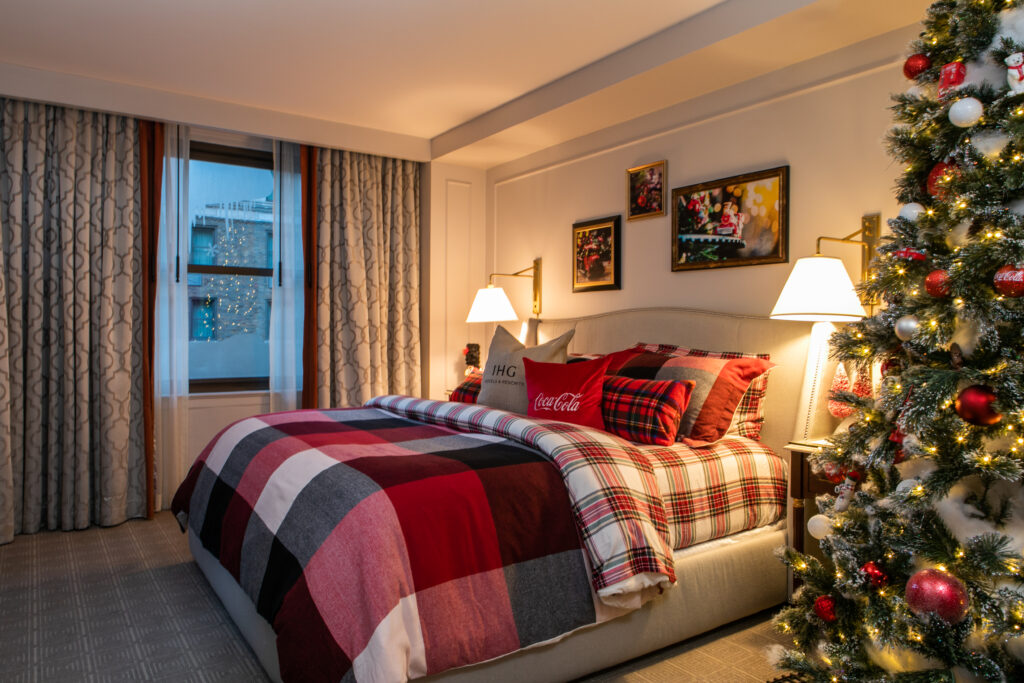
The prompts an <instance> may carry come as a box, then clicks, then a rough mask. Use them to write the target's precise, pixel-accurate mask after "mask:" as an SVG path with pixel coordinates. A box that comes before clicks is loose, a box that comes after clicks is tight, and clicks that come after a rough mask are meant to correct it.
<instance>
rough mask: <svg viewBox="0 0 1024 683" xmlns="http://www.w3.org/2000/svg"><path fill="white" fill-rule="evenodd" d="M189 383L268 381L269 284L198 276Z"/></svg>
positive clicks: (193, 289)
mask: <svg viewBox="0 0 1024 683" xmlns="http://www.w3.org/2000/svg"><path fill="white" fill-rule="evenodd" d="M193 277H196V274H194V273H193V274H192V276H191V277H189V287H188V293H189V298H190V299H191V300H192V325H191V328H192V335H191V337H192V339H191V341H190V342H189V347H188V367H189V378H190V379H226V378H237V377H268V376H269V375H270V349H269V346H268V342H267V338H268V337H267V331H268V329H269V326H270V306H269V303H270V295H271V278H269V277H259V276H249V275H205V274H203V275H199V276H198V277H199V278H200V280H201V282H200V284H198V285H193V284H192V282H193V279H192V278H193Z"/></svg>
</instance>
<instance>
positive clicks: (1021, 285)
mask: <svg viewBox="0 0 1024 683" xmlns="http://www.w3.org/2000/svg"><path fill="white" fill-rule="evenodd" d="M992 286H993V287H995V289H996V291H997V292H999V293H1000V294H1002V295H1003V296H1010V297H1018V296H1024V264H1021V263H1018V264H1014V265H1006V266H1003V267H1002V268H1000V269H999V270H997V271H996V274H995V277H993V278H992Z"/></svg>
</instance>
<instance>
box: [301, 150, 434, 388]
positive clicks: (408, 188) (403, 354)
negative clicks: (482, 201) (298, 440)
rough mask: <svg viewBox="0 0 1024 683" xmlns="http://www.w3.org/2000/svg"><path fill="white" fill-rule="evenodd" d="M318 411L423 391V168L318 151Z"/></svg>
mask: <svg viewBox="0 0 1024 683" xmlns="http://www.w3.org/2000/svg"><path fill="white" fill-rule="evenodd" d="M316 154H317V163H316V197H317V213H316V215H317V219H316V222H317V225H316V240H315V244H316V245H317V249H316V260H317V263H316V266H317V267H316V269H315V272H316V283H315V284H316V341H317V346H316V379H317V382H316V384H317V390H318V392H317V402H318V404H319V406H320V407H342V406H355V405H361V404H362V403H363V402H364V401H366V400H367V399H369V398H371V397H372V396H376V395H379V394H385V393H400V394H412V395H418V394H419V392H420V342H419V339H420V337H419V335H420V321H419V307H420V297H419V285H420V280H419V277H420V276H419V273H420V269H419V259H420V240H419V234H420V164H418V163H416V162H412V161H403V160H401V159H388V158H383V157H377V156H371V155H367V154H357V153H355V152H343V151H338V150H329V149H319V150H316Z"/></svg>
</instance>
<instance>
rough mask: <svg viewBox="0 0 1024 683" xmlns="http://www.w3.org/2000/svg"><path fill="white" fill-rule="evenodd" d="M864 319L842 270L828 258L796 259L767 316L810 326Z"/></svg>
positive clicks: (844, 267)
mask: <svg viewBox="0 0 1024 683" xmlns="http://www.w3.org/2000/svg"><path fill="white" fill-rule="evenodd" d="M866 316H867V313H866V312H865V311H864V307H863V306H861V304H860V300H859V299H857V292H856V291H855V290H854V289H853V282H852V281H851V280H850V276H849V275H848V274H847V272H846V266H844V265H843V262H842V260H840V259H837V258H833V257H831V256H807V257H804V258H802V259H798V260H797V262H796V264H794V266H793V272H792V273H790V274H789V279H788V280H786V286H785V287H783V288H782V294H779V300H778V301H776V302H775V308H773V309H772V313H771V317H772V318H773V319H775V320H807V321H812V322H818V321H821V322H851V321H854V320H861V319H862V318H864V317H866Z"/></svg>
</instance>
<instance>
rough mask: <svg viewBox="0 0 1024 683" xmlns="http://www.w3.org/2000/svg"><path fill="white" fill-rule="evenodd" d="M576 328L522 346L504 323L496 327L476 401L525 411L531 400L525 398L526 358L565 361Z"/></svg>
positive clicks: (486, 404)
mask: <svg viewBox="0 0 1024 683" xmlns="http://www.w3.org/2000/svg"><path fill="white" fill-rule="evenodd" d="M575 333H576V330H569V331H568V332H566V333H565V334H563V335H562V336H561V337H558V338H556V339H552V340H551V341H549V342H545V343H543V344H540V345H539V346H531V347H529V348H527V347H525V346H523V345H522V344H521V343H520V342H519V340H518V339H516V338H515V337H514V336H512V333H511V332H509V331H508V330H506V329H505V328H504V327H502V326H500V325H499V326H498V329H496V330H495V331H494V337H493V338H492V339H491V348H490V350H489V351H488V352H487V363H486V364H485V365H484V374H483V377H482V378H481V381H480V395H479V396H478V397H477V399H476V402H477V403H479V404H481V405H485V406H490V407H491V408H500V409H502V410H510V411H512V412H513V413H522V414H524V415H525V414H526V407H527V405H528V404H529V401H528V400H527V398H526V373H525V372H524V371H523V358H524V357H526V358H529V359H530V360H535V361H539V362H541V363H564V362H565V360H566V356H567V354H566V348H567V347H568V346H569V340H571V339H572V335H573V334H575Z"/></svg>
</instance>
